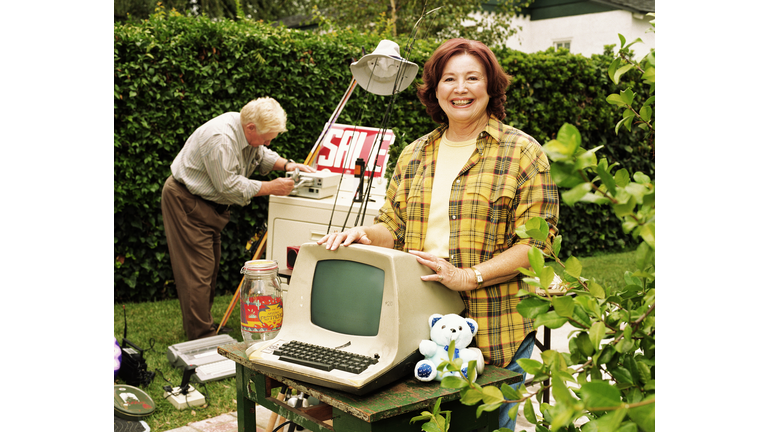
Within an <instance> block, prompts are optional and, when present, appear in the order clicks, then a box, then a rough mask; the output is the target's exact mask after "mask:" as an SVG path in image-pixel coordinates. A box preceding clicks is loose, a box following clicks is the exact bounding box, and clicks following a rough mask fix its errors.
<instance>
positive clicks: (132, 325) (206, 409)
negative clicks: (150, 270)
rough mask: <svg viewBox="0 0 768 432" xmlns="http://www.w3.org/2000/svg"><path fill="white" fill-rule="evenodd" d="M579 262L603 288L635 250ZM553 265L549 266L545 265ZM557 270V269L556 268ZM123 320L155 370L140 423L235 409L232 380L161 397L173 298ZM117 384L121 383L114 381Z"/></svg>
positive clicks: (177, 326)
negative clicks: (191, 393)
mask: <svg viewBox="0 0 768 432" xmlns="http://www.w3.org/2000/svg"><path fill="white" fill-rule="evenodd" d="M580 261H581V263H582V266H583V273H582V276H583V277H586V278H594V279H595V281H596V282H598V283H599V284H601V285H603V286H617V285H619V284H623V278H624V276H623V275H624V271H626V270H628V269H632V268H634V265H633V261H634V252H622V253H616V254H606V255H600V256H594V257H587V258H581V259H580ZM550 265H552V264H550ZM555 270H556V272H558V273H559V274H562V271H561V270H560V269H559V268H557V266H555ZM230 300H232V294H228V295H224V296H220V297H216V299H215V300H214V305H213V310H212V313H213V318H214V320H215V321H216V322H219V320H221V318H222V317H223V316H224V313H225V312H226V309H227V306H228V305H229V302H230ZM125 311H126V315H127V320H128V334H127V339H128V340H130V341H131V342H133V343H134V344H136V345H138V346H139V347H140V348H142V349H146V350H147V351H146V352H145V355H144V358H145V359H146V361H147V366H148V369H149V371H150V372H152V371H155V372H156V375H155V378H154V379H153V381H152V382H151V383H150V384H149V385H148V386H147V387H145V388H143V390H145V391H146V392H147V393H149V395H150V396H151V397H152V399H153V400H154V401H155V404H156V407H157V408H156V410H155V412H154V414H152V415H151V416H149V417H147V418H146V419H145V421H146V422H147V424H148V425H149V427H150V428H151V430H152V431H166V430H169V429H175V428H179V427H182V426H185V425H187V424H188V423H191V422H196V421H200V420H204V419H206V418H210V417H216V416H218V415H220V414H223V413H229V412H233V411H236V410H237V403H236V401H235V398H236V393H235V383H234V378H230V379H226V380H221V381H214V382H209V383H207V384H205V385H204V386H200V390H201V391H202V392H203V393H204V394H206V402H207V404H206V405H203V406H200V407H194V408H191V409H190V408H187V409H185V410H177V409H176V408H175V407H174V406H173V405H171V403H170V402H167V401H165V400H163V386H166V385H171V386H178V385H179V384H180V383H181V378H182V376H181V375H182V374H181V370H180V369H174V368H172V367H171V365H170V363H169V362H168V359H167V357H166V350H167V349H168V346H170V345H174V344H177V343H179V342H185V341H186V336H185V335H184V330H183V329H182V326H181V311H180V308H179V301H178V300H164V301H158V302H148V303H128V304H126V305H125ZM239 316H240V315H239V307H238V308H236V309H235V312H234V313H233V314H232V316H231V317H230V318H229V320H228V321H227V325H228V326H229V327H231V328H232V329H234V331H233V332H232V333H231V334H230V336H232V337H233V338H235V339H237V340H238V341H241V340H242V336H241V335H240V331H239V329H240V327H239V325H240V324H239ZM123 322H124V321H123V305H122V304H116V305H114V325H115V331H114V334H115V337H116V338H117V339H118V341H122V339H123V330H124V327H125V326H124V324H123ZM117 382H118V383H121V381H120V380H119V379H118V381H117Z"/></svg>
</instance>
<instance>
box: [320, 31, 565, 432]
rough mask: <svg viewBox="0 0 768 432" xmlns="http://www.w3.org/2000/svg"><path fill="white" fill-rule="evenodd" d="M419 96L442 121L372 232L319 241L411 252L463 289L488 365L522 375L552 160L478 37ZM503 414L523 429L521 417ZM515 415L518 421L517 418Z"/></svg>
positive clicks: (392, 189)
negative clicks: (533, 264)
mask: <svg viewBox="0 0 768 432" xmlns="http://www.w3.org/2000/svg"><path fill="white" fill-rule="evenodd" d="M423 81H424V83H423V84H422V85H421V86H420V87H419V90H418V96H419V99H420V100H421V102H422V103H423V104H424V105H425V106H426V108H427V113H428V114H429V115H430V116H431V117H432V119H433V120H434V121H435V122H437V123H439V124H440V126H439V127H438V128H437V129H435V130H434V131H432V132H430V133H429V134H427V135H425V136H423V137H421V138H419V139H418V140H416V141H415V142H413V143H412V144H410V145H409V146H407V147H406V148H405V149H404V150H403V151H402V153H401V154H400V157H399V159H398V162H397V166H396V168H395V171H394V173H393V175H392V179H391V181H390V183H389V188H388V190H387V201H386V202H385V203H384V205H383V206H382V208H381V210H380V212H379V215H378V216H377V218H376V221H375V223H374V225H372V226H364V227H355V228H352V229H349V230H347V231H345V232H342V233H333V234H329V235H327V236H325V237H323V238H322V239H320V240H319V241H318V243H320V244H326V247H327V248H328V249H331V250H335V249H336V248H338V247H339V246H348V245H350V244H352V243H354V242H358V243H362V244H373V245H377V246H384V247H390V248H396V249H399V250H404V251H409V252H410V253H412V254H414V255H416V256H417V259H418V261H419V262H420V263H422V264H424V265H426V266H427V267H429V268H431V269H432V270H433V271H434V272H435V274H433V275H428V276H423V277H422V279H423V280H425V281H430V280H432V281H439V282H441V283H442V284H443V285H445V286H446V287H448V288H449V289H452V290H455V291H459V292H460V293H461V296H462V298H463V300H464V304H465V306H466V314H467V316H468V317H471V318H472V319H474V320H476V321H477V322H478V327H479V331H478V333H477V336H476V338H475V340H476V342H477V345H478V347H479V348H480V350H481V351H482V353H483V356H484V357H485V362H486V363H487V364H492V365H495V366H499V367H506V368H508V369H511V370H515V371H517V372H520V373H523V371H522V369H520V367H519V366H518V365H517V363H516V361H517V359H519V358H528V357H530V355H531V352H532V350H533V342H534V337H535V332H534V331H533V330H534V329H533V323H532V321H531V320H529V319H526V318H523V317H522V316H521V315H520V314H519V313H518V312H517V304H518V303H519V301H520V299H519V298H516V297H515V294H517V292H518V290H520V289H521V288H526V287H527V285H526V284H525V283H524V282H523V281H522V277H521V274H520V272H519V271H518V270H517V269H518V268H520V267H529V263H528V250H529V249H530V248H531V247H536V248H540V249H542V250H545V251H548V250H549V249H550V248H551V244H552V239H553V238H554V236H555V235H556V233H557V228H556V224H557V219H558V213H559V199H558V195H557V188H556V186H555V184H554V182H553V181H552V178H551V177H550V173H549V162H548V160H547V157H546V155H545V154H544V152H543V151H542V149H541V146H540V145H539V143H538V142H536V140H535V139H533V138H532V137H530V136H528V135H527V134H525V133H523V132H522V131H520V130H517V129H515V128H513V127H511V126H507V125H505V124H503V123H502V122H501V120H503V119H504V117H506V111H505V107H504V104H505V102H506V94H505V91H506V88H507V86H508V85H509V78H508V76H507V75H506V74H505V73H504V71H503V70H502V68H501V66H500V65H499V63H498V62H497V61H496V58H495V56H494V55H493V53H492V52H491V51H490V50H489V49H488V47H486V46H485V45H483V44H482V43H480V42H477V41H470V40H466V39H451V40H449V41H446V42H445V43H443V44H442V45H441V46H440V47H439V48H438V49H437V50H436V51H435V52H434V53H433V55H432V57H431V58H430V59H429V60H428V61H427V63H426V64H425V65H424V75H423ZM537 216H539V217H542V218H544V219H545V220H546V221H547V222H548V224H549V231H550V236H549V239H548V240H547V241H546V242H541V241H536V240H534V239H531V238H527V239H523V238H520V237H518V236H517V235H516V234H515V229H516V228H519V227H521V226H523V225H525V223H526V222H527V221H528V220H529V219H531V218H533V217H537ZM509 408H510V407H509V404H505V407H504V408H502V412H501V413H500V416H499V418H500V426H502V427H507V428H509V429H511V430H514V423H515V419H516V412H517V410H516V409H515V411H513V412H512V416H508V414H507V412H506V411H507V410H509ZM509 417H511V419H510V418H509Z"/></svg>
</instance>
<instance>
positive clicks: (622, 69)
mask: <svg viewBox="0 0 768 432" xmlns="http://www.w3.org/2000/svg"><path fill="white" fill-rule="evenodd" d="M634 67H635V66H634V65H632V64H628V65H624V66H622V67H620V68H618V69H616V72H614V73H613V76H612V77H611V80H612V81H613V83H614V84H618V83H619V81H620V80H621V76H622V75H624V74H625V73H626V72H627V71H629V70H631V69H632V68H634ZM629 103H630V104H631V103H632V102H629Z"/></svg>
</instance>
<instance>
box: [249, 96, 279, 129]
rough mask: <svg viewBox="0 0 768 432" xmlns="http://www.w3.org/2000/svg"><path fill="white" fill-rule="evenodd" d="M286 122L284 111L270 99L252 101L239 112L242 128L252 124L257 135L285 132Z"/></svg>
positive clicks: (262, 98)
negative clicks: (257, 131) (256, 130)
mask: <svg viewBox="0 0 768 432" xmlns="http://www.w3.org/2000/svg"><path fill="white" fill-rule="evenodd" d="M287 121H288V116H287V115H286V114H285V110H284V109H283V107H281V106H280V104H279V103H277V101H276V100H274V99H272V98H271V97H261V98H258V99H254V100H252V101H250V102H248V103H247V104H245V106H244V107H243V109H241V110H240V123H241V124H242V125H243V126H245V125H247V124H248V123H253V124H254V126H256V129H258V130H259V133H269V132H277V133H282V132H285V131H287V130H288V129H286V127H285V124H286V122H287Z"/></svg>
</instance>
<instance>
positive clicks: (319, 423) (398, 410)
mask: <svg viewBox="0 0 768 432" xmlns="http://www.w3.org/2000/svg"><path fill="white" fill-rule="evenodd" d="M246 348H247V345H246V344H245V343H243V342H240V343H235V344H230V345H223V346H220V347H219V348H218V352H219V354H221V355H223V356H225V357H227V358H230V359H232V360H234V361H235V362H236V363H237V365H236V366H237V376H236V385H237V430H238V432H246V431H248V432H256V416H255V412H256V404H257V403H258V404H259V405H262V406H264V407H265V408H267V409H269V410H270V411H272V412H276V413H278V414H279V415H281V416H283V417H285V418H286V419H288V420H291V421H293V422H294V423H296V424H298V425H300V426H302V427H304V428H305V429H308V430H311V431H313V432H325V431H338V432H352V431H371V432H373V431H397V432H411V431H412V432H419V431H420V430H421V424H422V422H418V423H413V424H411V423H410V421H411V418H413V417H415V416H417V415H419V414H420V413H421V412H422V411H425V410H431V409H432V407H433V406H434V404H435V402H436V401H437V399H438V398H439V397H442V398H443V399H442V402H441V409H442V410H449V411H451V431H455V432H460V431H469V430H473V429H480V430H482V429H483V428H486V427H487V430H488V431H493V430H495V429H498V427H499V425H498V422H499V413H498V411H494V412H491V413H488V412H486V413H483V414H482V415H481V416H480V418H477V417H476V415H475V413H476V410H477V406H466V405H463V404H462V403H461V402H460V401H459V398H460V397H461V395H460V393H459V392H458V391H457V390H451V389H443V388H440V383H439V382H437V381H433V382H428V383H424V382H421V381H418V380H417V379H415V378H413V377H410V378H404V379H402V380H400V381H397V382H395V383H393V384H390V385H388V386H385V387H383V388H381V389H379V390H376V391H374V392H372V393H370V394H368V395H365V396H356V395H353V394H349V393H345V392H341V391H338V390H333V389H329V388H326V387H321V386H316V385H312V384H307V383H303V382H300V381H296V380H293V379H289V378H285V377H282V376H279V375H275V374H273V373H270V372H267V371H260V370H259V369H258V365H256V364H255V363H252V362H251V361H250V360H248V357H247V356H246V355H245V350H246ZM521 380H522V377H521V375H520V374H518V373H516V372H511V371H508V370H506V369H503V368H498V367H494V366H486V367H485V370H484V372H483V374H482V375H480V377H478V380H477V383H478V384H480V385H482V386H486V385H495V386H500V385H501V384H502V383H507V384H512V383H516V382H520V381H521ZM285 385H287V386H288V387H290V388H293V389H295V390H297V391H300V392H304V393H305V394H307V395H309V396H313V397H315V398H317V399H318V400H320V402H321V404H320V405H317V406H313V407H309V408H293V407H290V406H288V405H287V404H285V403H284V402H283V401H280V400H278V399H277V398H275V397H272V390H273V389H275V388H280V387H282V386H285ZM276 426H277V425H276ZM266 432H272V431H266Z"/></svg>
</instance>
